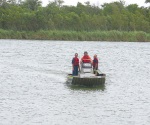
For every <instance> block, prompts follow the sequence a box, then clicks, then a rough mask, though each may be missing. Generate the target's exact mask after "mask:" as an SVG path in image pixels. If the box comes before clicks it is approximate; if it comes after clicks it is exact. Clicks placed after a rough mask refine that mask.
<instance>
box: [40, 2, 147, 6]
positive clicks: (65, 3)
mask: <svg viewBox="0 0 150 125" xmlns="http://www.w3.org/2000/svg"><path fill="white" fill-rule="evenodd" d="M41 1H42V3H43V6H46V5H47V4H48V3H49V1H51V2H52V1H54V0H41ZM63 1H64V4H63V5H74V6H76V5H77V3H78V2H80V3H83V4H84V2H87V1H89V2H90V4H91V5H93V4H94V5H96V6H100V5H102V4H104V3H110V2H114V1H120V0H63ZM124 1H125V5H129V4H137V5H138V6H139V7H141V6H145V7H146V6H148V4H145V0H124Z"/></svg>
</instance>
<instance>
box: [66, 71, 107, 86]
mask: <svg viewBox="0 0 150 125" xmlns="http://www.w3.org/2000/svg"><path fill="white" fill-rule="evenodd" d="M105 77H106V75H105V74H99V75H98V76H92V77H81V76H80V75H79V76H72V74H68V80H67V81H68V82H69V83H71V84H72V85H80V86H99V85H102V84H104V83H105Z"/></svg>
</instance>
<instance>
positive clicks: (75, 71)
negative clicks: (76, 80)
mask: <svg viewBox="0 0 150 125" xmlns="http://www.w3.org/2000/svg"><path fill="white" fill-rule="evenodd" d="M78 69H79V71H80V67H79V59H78V53H75V57H74V58H73V59H72V75H73V76H77V75H78Z"/></svg>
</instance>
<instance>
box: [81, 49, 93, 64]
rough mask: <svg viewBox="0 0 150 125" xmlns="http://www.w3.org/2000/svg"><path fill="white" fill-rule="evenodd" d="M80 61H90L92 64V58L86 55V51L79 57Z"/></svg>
mask: <svg viewBox="0 0 150 125" xmlns="http://www.w3.org/2000/svg"><path fill="white" fill-rule="evenodd" d="M81 63H91V64H92V59H91V57H90V56H89V55H88V52H87V51H85V52H84V55H83V57H82V58H81Z"/></svg>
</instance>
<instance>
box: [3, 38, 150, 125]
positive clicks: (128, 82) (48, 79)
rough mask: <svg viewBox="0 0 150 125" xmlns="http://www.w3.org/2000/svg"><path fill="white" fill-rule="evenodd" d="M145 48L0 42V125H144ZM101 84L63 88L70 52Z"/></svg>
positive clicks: (147, 115) (148, 60)
mask: <svg viewBox="0 0 150 125" xmlns="http://www.w3.org/2000/svg"><path fill="white" fill-rule="evenodd" d="M149 50H150V43H128V42H123V43H122V42H73V41H67V42H66V41H35V40H0V95H1V96H0V124H1V125H63V124H64V125H100V124H101V125H149V124H150V100H149V99H150V73H149V71H150V51H149ZM84 51H88V53H89V55H90V56H91V57H92V56H93V55H94V54H97V55H98V58H99V62H100V63H99V68H100V70H101V71H102V72H104V73H106V75H107V77H106V84H105V85H104V86H100V87H97V88H81V87H74V86H70V85H67V84H66V76H67V74H68V73H71V69H72V68H71V60H72V58H73V56H74V53H76V52H78V53H79V58H81V57H82V55H83V52H84Z"/></svg>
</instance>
